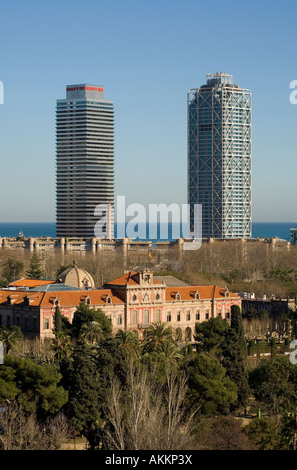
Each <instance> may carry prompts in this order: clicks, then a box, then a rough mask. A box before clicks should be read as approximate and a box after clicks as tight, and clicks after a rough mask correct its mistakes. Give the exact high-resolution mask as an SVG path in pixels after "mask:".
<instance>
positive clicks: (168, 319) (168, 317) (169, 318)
mask: <svg viewBox="0 0 297 470" xmlns="http://www.w3.org/2000/svg"><path fill="white" fill-rule="evenodd" d="M167 321H168V322H169V321H171V313H168V315H167Z"/></svg>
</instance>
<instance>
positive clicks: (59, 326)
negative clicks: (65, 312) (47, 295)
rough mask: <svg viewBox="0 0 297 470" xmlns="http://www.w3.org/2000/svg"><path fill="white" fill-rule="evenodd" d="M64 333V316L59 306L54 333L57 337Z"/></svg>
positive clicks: (56, 309)
mask: <svg viewBox="0 0 297 470" xmlns="http://www.w3.org/2000/svg"><path fill="white" fill-rule="evenodd" d="M61 332H62V314H61V309H60V307H59V305H57V306H56V308H55V314H54V333H55V335H57V334H60V333H61Z"/></svg>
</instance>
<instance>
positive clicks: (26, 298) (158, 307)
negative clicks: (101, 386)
mask: <svg viewBox="0 0 297 470" xmlns="http://www.w3.org/2000/svg"><path fill="white" fill-rule="evenodd" d="M72 269H74V268H72ZM84 276H85V274H84ZM65 279H67V275H66V276H65ZM178 284H179V283H178V282H177V286H167V285H166V283H165V281H164V280H162V277H160V276H158V277H157V278H156V277H154V275H153V272H152V271H150V270H145V271H142V272H137V271H132V272H131V271H130V272H127V273H126V274H124V275H123V276H121V277H119V278H117V279H115V280H113V281H111V282H109V283H108V284H105V285H104V286H103V287H102V288H100V289H83V288H79V287H73V286H69V285H67V284H63V283H59V284H49V285H47V286H44V285H43V286H40V287H35V288H33V289H29V290H28V291H18V290H14V291H12V290H5V289H4V290H0V326H1V325H8V326H11V325H19V326H20V327H21V328H22V330H23V332H24V334H26V335H28V336H31V337H40V338H42V339H43V338H47V337H49V338H50V337H52V336H53V328H54V312H55V308H56V306H59V307H60V309H61V312H62V314H63V315H64V316H65V317H66V318H68V319H69V321H70V322H72V319H73V315H74V312H75V311H76V309H77V307H78V306H79V304H80V303H82V302H83V303H85V304H87V305H89V306H90V307H92V308H95V309H99V308H100V309H101V310H102V311H103V312H104V313H105V314H106V315H107V316H108V317H109V318H110V321H111V322H112V325H113V331H114V332H115V333H116V332H117V331H118V330H119V329H123V330H133V331H135V332H137V334H138V335H139V338H140V339H142V338H143V337H144V336H145V330H146V328H147V327H148V326H149V325H151V324H153V323H157V322H165V323H167V324H168V325H170V326H172V328H173V330H174V333H175V336H176V339H177V340H178V341H180V342H182V341H186V340H188V341H192V340H193V333H194V331H195V323H196V322H202V321H205V320H208V319H210V318H211V317H218V316H221V317H222V318H223V319H227V320H229V319H230V313H231V306H232V305H238V306H240V307H241V298H240V297H239V296H238V295H237V294H234V293H232V292H229V291H228V289H226V288H221V287H218V286H215V285H211V286H190V285H186V284H185V285H178Z"/></svg>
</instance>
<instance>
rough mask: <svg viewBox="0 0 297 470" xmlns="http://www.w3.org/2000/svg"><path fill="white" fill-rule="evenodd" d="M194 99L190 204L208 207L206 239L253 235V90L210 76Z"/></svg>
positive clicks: (191, 99) (191, 95)
mask: <svg viewBox="0 0 297 470" xmlns="http://www.w3.org/2000/svg"><path fill="white" fill-rule="evenodd" d="M187 98H188V203H189V204H190V213H191V216H190V227H193V207H194V204H202V237H204V238H250V237H251V92H250V90H247V89H242V88H239V86H238V85H234V84H233V78H232V75H228V74H225V73H222V72H220V73H216V74H208V75H207V78H206V84H205V85H202V86H201V87H200V88H199V89H191V90H189V92H188V95H187Z"/></svg>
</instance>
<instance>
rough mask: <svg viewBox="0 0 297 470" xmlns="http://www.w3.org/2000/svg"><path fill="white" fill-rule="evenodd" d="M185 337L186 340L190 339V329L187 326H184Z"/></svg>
mask: <svg viewBox="0 0 297 470" xmlns="http://www.w3.org/2000/svg"><path fill="white" fill-rule="evenodd" d="M185 339H186V340H188V341H192V330H191V328H189V327H188V328H186V331H185Z"/></svg>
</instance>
